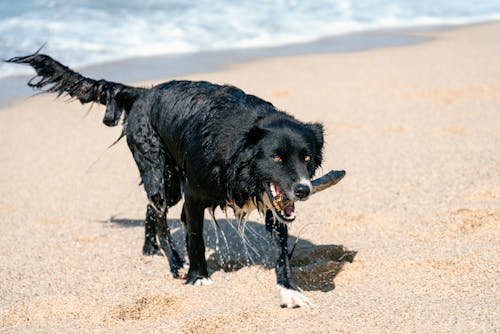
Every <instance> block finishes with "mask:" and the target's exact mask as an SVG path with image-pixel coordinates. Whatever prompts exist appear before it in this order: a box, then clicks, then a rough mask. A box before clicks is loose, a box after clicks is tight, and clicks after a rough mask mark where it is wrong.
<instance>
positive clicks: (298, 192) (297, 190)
mask: <svg viewBox="0 0 500 334" xmlns="http://www.w3.org/2000/svg"><path fill="white" fill-rule="evenodd" d="M293 193H294V195H295V196H297V198H298V199H306V198H307V197H308V196H309V194H310V193H311V188H310V187H309V186H308V185H307V184H304V183H297V184H295V186H294V187H293Z"/></svg>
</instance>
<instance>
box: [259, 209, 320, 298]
mask: <svg viewBox="0 0 500 334" xmlns="http://www.w3.org/2000/svg"><path fill="white" fill-rule="evenodd" d="M266 230H267V231H268V232H270V233H271V247H272V248H273V253H274V256H275V271H276V280H277V283H278V291H279V295H280V306H281V307H288V308H295V307H301V306H312V303H311V302H310V301H309V299H308V298H307V297H306V296H304V295H303V294H302V293H301V292H300V290H299V288H298V287H297V285H296V284H295V282H294V280H293V277H292V269H291V268H290V260H289V258H288V228H287V226H286V224H283V223H281V222H278V221H276V220H275V219H274V216H273V213H272V212H271V210H267V212H266Z"/></svg>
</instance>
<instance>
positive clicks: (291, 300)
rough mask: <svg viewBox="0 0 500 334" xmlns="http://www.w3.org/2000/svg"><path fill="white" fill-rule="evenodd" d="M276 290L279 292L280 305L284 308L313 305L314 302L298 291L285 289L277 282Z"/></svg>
mask: <svg viewBox="0 0 500 334" xmlns="http://www.w3.org/2000/svg"><path fill="white" fill-rule="evenodd" d="M278 291H279V294H280V306H281V307H283V308H284V307H286V308H297V307H313V306H314V304H313V303H311V301H310V300H309V298H307V297H306V296H304V295H303V294H302V293H301V292H300V291H297V290H292V289H287V288H285V287H284V286H282V285H279V284H278Z"/></svg>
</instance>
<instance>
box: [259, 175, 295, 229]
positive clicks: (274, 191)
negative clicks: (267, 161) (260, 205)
mask: <svg viewBox="0 0 500 334" xmlns="http://www.w3.org/2000/svg"><path fill="white" fill-rule="evenodd" d="M265 188H266V193H267V196H268V198H269V203H268V205H269V206H271V207H272V210H273V212H274V215H275V216H276V217H277V218H279V219H280V220H282V221H284V222H287V223H291V222H293V221H294V220H295V216H296V214H295V203H294V202H293V201H292V200H290V199H289V198H288V197H287V195H286V194H285V192H284V191H283V190H282V189H281V188H280V187H279V186H278V185H277V184H275V183H273V182H266V183H265Z"/></svg>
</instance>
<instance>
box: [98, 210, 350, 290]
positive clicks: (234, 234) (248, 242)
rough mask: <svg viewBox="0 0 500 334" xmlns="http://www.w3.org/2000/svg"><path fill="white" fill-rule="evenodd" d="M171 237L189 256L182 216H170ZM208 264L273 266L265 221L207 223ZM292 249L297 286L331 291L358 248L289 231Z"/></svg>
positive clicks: (214, 267) (126, 222)
mask: <svg viewBox="0 0 500 334" xmlns="http://www.w3.org/2000/svg"><path fill="white" fill-rule="evenodd" d="M106 223H107V224H111V226H117V227H137V226H144V221H143V220H136V219H117V218H113V217H112V218H110V219H109V220H108V221H106ZM168 224H169V226H170V230H171V234H172V238H173V240H174V243H175V246H176V249H177V251H178V252H179V254H180V255H181V256H183V257H186V256H187V254H186V247H185V242H184V240H185V231H184V226H183V224H182V222H181V221H180V220H179V219H169V220H168ZM204 224H205V228H204V237H205V245H206V248H207V251H208V254H209V255H208V258H207V264H208V269H209V271H210V272H214V271H220V270H222V271H225V272H229V271H237V270H239V269H241V268H243V267H245V266H252V265H259V266H264V267H266V268H273V267H274V260H273V252H272V250H271V245H270V235H269V234H270V233H269V232H268V231H266V228H265V226H264V225H263V224H259V223H257V222H254V221H247V222H246V223H245V224H240V225H238V222H237V221H236V220H233V219H218V220H217V223H216V222H214V221H212V220H208V219H207V220H205V222H204ZM288 242H289V249H290V250H291V249H292V248H293V247H294V245H295V248H294V251H293V255H292V257H291V260H290V263H291V266H292V271H293V273H294V277H295V281H296V282H297V284H298V286H300V287H301V288H302V289H303V290H306V291H312V290H314V291H324V292H327V291H331V290H333V289H335V283H334V278H335V276H336V275H337V273H338V272H339V271H340V270H341V269H342V267H343V265H344V263H345V262H352V261H353V260H354V257H355V256H356V251H351V250H347V249H346V248H344V247H343V246H342V245H315V244H313V243H311V242H309V241H307V240H304V239H301V238H298V237H296V236H294V235H293V234H290V236H289V239H288Z"/></svg>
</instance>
